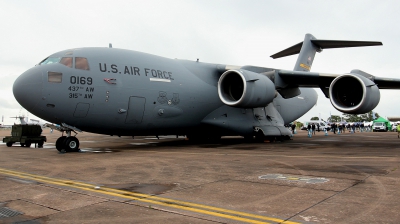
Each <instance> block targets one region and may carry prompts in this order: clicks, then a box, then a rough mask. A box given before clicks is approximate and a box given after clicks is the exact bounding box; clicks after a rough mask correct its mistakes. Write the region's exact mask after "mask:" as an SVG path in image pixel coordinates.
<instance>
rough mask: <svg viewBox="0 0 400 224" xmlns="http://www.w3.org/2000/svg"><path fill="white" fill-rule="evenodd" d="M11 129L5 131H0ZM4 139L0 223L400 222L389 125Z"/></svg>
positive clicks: (399, 171) (398, 151)
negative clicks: (266, 138) (201, 135)
mask: <svg viewBox="0 0 400 224" xmlns="http://www.w3.org/2000/svg"><path fill="white" fill-rule="evenodd" d="M6 135H10V130H1V131H0V137H2V136H3V137H4V136H6ZM43 135H46V136H47V139H48V141H47V142H46V143H45V145H44V148H34V145H32V146H31V147H30V148H26V147H20V146H19V145H18V144H14V145H13V146H12V147H6V145H5V144H4V143H1V144H0V189H1V193H0V223H24V224H28V223H29V224H39V223H163V224H168V223H291V224H294V223H400V212H399V211H400V189H399V188H400V163H399V162H400V144H399V143H400V139H398V138H397V133H396V132H380V133H378V132H356V133H354V134H352V133H349V132H346V133H342V134H333V133H332V132H329V133H328V135H327V136H326V135H325V133H324V132H317V133H316V135H315V136H312V137H308V136H307V132H306V131H299V132H298V133H297V134H295V135H294V136H293V140H287V141H283V142H259V143H248V142H246V141H244V139H243V138H241V137H225V138H222V139H221V141H220V142H218V143H197V144H195V143H191V142H190V141H187V140H186V139H185V138H183V137H178V138H177V137H176V136H160V139H157V138H156V137H155V136H148V137H135V138H134V139H133V138H132V137H118V136H105V135H97V134H90V133H79V134H78V135H77V137H78V138H79V140H80V148H81V152H71V153H64V154H61V153H59V152H58V151H57V150H56V149H55V146H54V143H55V141H56V140H57V138H58V137H59V136H60V133H59V132H56V131H54V132H53V133H50V130H49V129H44V131H43Z"/></svg>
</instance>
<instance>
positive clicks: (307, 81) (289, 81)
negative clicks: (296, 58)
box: [275, 70, 400, 93]
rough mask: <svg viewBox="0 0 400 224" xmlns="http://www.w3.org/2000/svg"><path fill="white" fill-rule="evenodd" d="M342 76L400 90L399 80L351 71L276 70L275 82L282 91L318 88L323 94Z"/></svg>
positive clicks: (379, 86)
mask: <svg viewBox="0 0 400 224" xmlns="http://www.w3.org/2000/svg"><path fill="white" fill-rule="evenodd" d="M342 75H354V76H363V77H365V78H367V79H369V80H371V81H372V82H373V83H375V84H376V85H377V87H378V88H379V89H400V79H395V78H382V77H376V76H373V75H371V74H368V73H366V72H363V71H361V70H352V71H351V72H350V73H349V74H329V73H317V72H303V71H288V70H278V71H277V76H276V77H275V82H276V83H277V86H279V87H281V88H283V89H284V88H285V87H286V86H290V87H319V88H321V89H322V91H323V92H324V89H325V88H329V87H330V85H331V83H332V81H333V80H334V79H335V78H337V77H339V76H342ZM324 93H325V92H324Z"/></svg>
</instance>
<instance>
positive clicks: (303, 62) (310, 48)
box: [271, 34, 382, 72]
mask: <svg viewBox="0 0 400 224" xmlns="http://www.w3.org/2000/svg"><path fill="white" fill-rule="evenodd" d="M377 45H382V42H376V41H348V40H318V39H317V38H315V37H314V36H313V35H311V34H306V36H305V37H304V41H303V42H300V43H298V44H296V45H294V46H292V47H289V48H287V49H285V50H283V51H280V52H278V53H276V54H274V55H271V57H272V58H273V59H276V58H281V57H286V56H289V55H294V54H299V57H298V58H297V61H296V65H295V66H294V69H293V70H294V71H304V72H309V71H310V70H311V66H312V63H313V61H314V57H315V53H316V52H318V53H320V52H322V49H328V48H344V47H366V46H377Z"/></svg>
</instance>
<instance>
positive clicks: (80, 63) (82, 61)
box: [75, 57, 89, 70]
mask: <svg viewBox="0 0 400 224" xmlns="http://www.w3.org/2000/svg"><path fill="white" fill-rule="evenodd" d="M75 68H76V69H82V70H89V63H88V60H87V59H86V58H81V57H76V58H75Z"/></svg>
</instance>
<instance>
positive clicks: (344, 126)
mask: <svg viewBox="0 0 400 224" xmlns="http://www.w3.org/2000/svg"><path fill="white" fill-rule="evenodd" d="M328 125H329V127H328V128H327V130H326V131H331V132H333V133H334V134H336V133H345V132H346V131H348V132H352V133H355V132H356V131H358V132H364V131H372V127H371V125H370V124H368V125H364V123H362V122H354V123H328ZM290 128H291V130H292V133H293V134H295V133H296V124H294V123H292V124H291V125H290ZM306 129H307V131H308V132H309V133H310V135H315V133H316V132H320V131H325V130H322V129H321V127H320V125H319V123H318V122H316V123H308V125H307V127H306Z"/></svg>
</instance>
